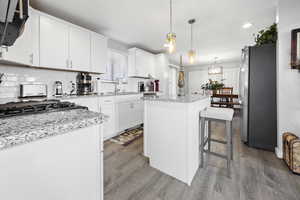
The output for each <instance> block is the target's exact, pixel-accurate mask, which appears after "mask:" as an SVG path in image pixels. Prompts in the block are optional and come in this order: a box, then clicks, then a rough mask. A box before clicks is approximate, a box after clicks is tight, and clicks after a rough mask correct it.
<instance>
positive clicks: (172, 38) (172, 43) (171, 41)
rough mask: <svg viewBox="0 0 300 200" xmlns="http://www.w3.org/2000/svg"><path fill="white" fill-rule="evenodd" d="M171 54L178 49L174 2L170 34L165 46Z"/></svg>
mask: <svg viewBox="0 0 300 200" xmlns="http://www.w3.org/2000/svg"><path fill="white" fill-rule="evenodd" d="M164 47H166V48H167V49H168V52H169V53H170V54H171V53H173V52H174V51H175V48H176V34H175V33H173V1H172V0H170V32H169V33H168V34H167V41H166V44H165V45H164Z"/></svg>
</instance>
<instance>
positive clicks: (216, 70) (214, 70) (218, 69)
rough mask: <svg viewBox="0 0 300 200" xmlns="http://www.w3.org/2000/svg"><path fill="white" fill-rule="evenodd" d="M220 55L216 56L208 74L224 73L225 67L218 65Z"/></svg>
mask: <svg viewBox="0 0 300 200" xmlns="http://www.w3.org/2000/svg"><path fill="white" fill-rule="evenodd" d="M217 63H218V57H215V58H214V62H213V64H212V65H211V66H210V67H209V68H208V75H217V74H223V67H221V66H217Z"/></svg>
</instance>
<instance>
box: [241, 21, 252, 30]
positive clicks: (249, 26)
mask: <svg viewBox="0 0 300 200" xmlns="http://www.w3.org/2000/svg"><path fill="white" fill-rule="evenodd" d="M252 26H253V24H251V23H250V22H247V23H245V24H244V25H243V28H244V29H247V28H251V27H252Z"/></svg>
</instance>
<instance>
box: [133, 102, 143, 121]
mask: <svg viewBox="0 0 300 200" xmlns="http://www.w3.org/2000/svg"><path fill="white" fill-rule="evenodd" d="M132 109H133V112H132V116H133V122H132V123H133V126H136V125H139V124H142V123H143V121H144V102H143V101H142V100H139V101H135V102H133V108H132Z"/></svg>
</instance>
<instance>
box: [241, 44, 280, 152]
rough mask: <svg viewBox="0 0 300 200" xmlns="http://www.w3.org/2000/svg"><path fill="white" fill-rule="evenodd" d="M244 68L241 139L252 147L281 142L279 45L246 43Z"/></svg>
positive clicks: (243, 59)
mask: <svg viewBox="0 0 300 200" xmlns="http://www.w3.org/2000/svg"><path fill="white" fill-rule="evenodd" d="M241 60H242V63H241V69H240V87H239V88H240V94H239V98H240V102H241V105H242V109H241V139H242V141H243V142H245V143H246V144H248V145H249V146H250V147H254V148H259V149H265V150H269V151H274V150H275V147H276V146H277V105H276V45H275V44H268V45H264V46H261V47H245V48H244V49H243V50H242V58H241Z"/></svg>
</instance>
